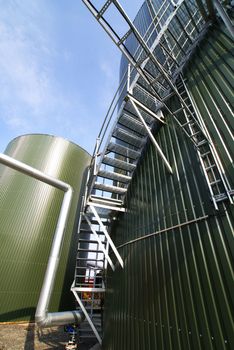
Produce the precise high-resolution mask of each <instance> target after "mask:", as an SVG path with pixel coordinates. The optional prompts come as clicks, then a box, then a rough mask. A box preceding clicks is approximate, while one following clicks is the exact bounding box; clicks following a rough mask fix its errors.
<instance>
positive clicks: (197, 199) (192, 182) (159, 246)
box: [103, 27, 234, 350]
mask: <svg viewBox="0 0 234 350" xmlns="http://www.w3.org/2000/svg"><path fill="white" fill-rule="evenodd" d="M232 45H233V43H232V41H231V40H230V38H229V37H228V34H227V33H225V29H221V28H220V27H219V28H212V29H211V32H210V36H209V38H208V39H206V40H205V41H204V42H203V43H201V44H200V47H199V49H198V51H197V54H196V56H195V57H194V59H193V60H192V62H190V64H189V66H188V67H187V71H186V74H185V77H186V78H187V81H186V82H187V84H188V86H189V87H190V90H191V93H192V94H193V97H194V100H195V101H196V103H197V106H198V108H199V110H200V112H201V114H202V116H203V118H204V120H205V122H206V123H207V127H208V129H209V131H210V133H211V134H212V136H213V137H214V141H215V143H216V144H217V148H218V151H219V153H220V155H221V156H222V159H223V162H224V165H225V169H226V170H227V171H228V174H229V180H230V181H231V180H232V181H233V168H232V166H233V164H231V163H230V160H229V158H228V155H227V152H226V149H227V150H228V152H229V153H230V154H231V152H233V141H231V135H230V133H229V130H228V129H230V128H231V124H232V125H233V114H232V112H231V105H232V103H233V95H232V93H231V92H232V91H233V90H232V91H231V84H232V83H233V75H232V76H231V74H233V71H232V65H233V60H232V56H231V50H232V48H233V46H232ZM211 117H212V120H214V123H215V125H216V126H214V123H213V121H211ZM218 133H220V134H221V135H222V139H223V141H224V144H225V147H226V149H225V147H224V145H223V144H222V142H221V138H220V136H217V135H218ZM156 139H157V141H158V142H159V144H160V146H161V148H162V149H163V151H164V152H165V155H166V157H167V159H169V162H170V164H171V165H172V167H173V172H174V173H173V175H169V174H168V172H167V171H166V169H165V167H164V165H163V164H162V161H161V159H160V158H159V157H158V155H157V153H156V151H155V149H154V147H153V146H152V144H149V145H148V147H147V148H146V151H145V154H144V155H143V158H142V161H141V163H140V165H139V167H138V169H137V171H136V173H135V175H134V178H133V181H132V183H131V186H130V190H129V193H128V196H127V213H125V214H121V215H120V216H119V218H118V220H117V221H116V222H115V225H114V226H113V229H112V237H113V239H114V242H115V243H116V245H117V246H118V247H119V252H120V253H121V256H122V257H123V259H124V264H125V268H124V269H123V270H122V269H121V268H118V269H117V271H116V272H112V271H111V270H110V269H109V271H108V276H107V293H106V299H105V314H104V316H105V318H104V342H103V348H104V349H105V350H107V349H108V350H110V349H111V350H115V349H116V350H117V349H118V350H119V349H121V350H130V349H134V350H143V349H144V350H149V349H150V350H154V349H164V350H169V349H171V350H174V349H184V350H187V349H194V350H197V349H200V350H204V349H217V350H221V349H233V348H234V328H233V311H234V308H233V306H234V288H233V287H234V285H233V252H234V249H233V248H234V240H233V222H234V208H233V206H231V205H229V204H226V205H223V204H222V205H220V210H219V211H218V212H217V211H215V210H214V208H213V206H212V203H211V201H210V198H209V192H208V189H207V185H206V183H205V180H204V177H203V174H202V172H201V170H200V165H199V163H198V161H197V156H196V152H195V150H194V148H193V146H192V145H191V142H190V141H189V140H188V139H186V137H185V136H184V134H183V133H182V132H181V130H179V129H178V127H177V126H175V123H174V122H173V120H171V119H170V118H168V125H167V126H166V127H163V128H161V129H160V131H159V133H158V134H157V136H156ZM176 225H179V226H178V227H174V228H173V226H176ZM147 235H148V236H147Z"/></svg>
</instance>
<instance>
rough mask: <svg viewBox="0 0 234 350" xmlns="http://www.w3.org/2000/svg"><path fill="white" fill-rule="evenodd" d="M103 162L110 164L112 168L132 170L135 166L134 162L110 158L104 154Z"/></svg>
mask: <svg viewBox="0 0 234 350" xmlns="http://www.w3.org/2000/svg"><path fill="white" fill-rule="evenodd" d="M102 163H103V164H106V165H110V166H112V167H114V168H119V169H122V170H126V171H133V170H135V168H136V165H135V164H131V163H127V162H124V161H122V160H119V159H116V158H110V157H107V156H105V157H104V158H103V160H102Z"/></svg>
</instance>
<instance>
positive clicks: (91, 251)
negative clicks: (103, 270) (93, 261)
mask: <svg viewBox="0 0 234 350" xmlns="http://www.w3.org/2000/svg"><path fill="white" fill-rule="evenodd" d="M78 252H88V253H102V254H103V251H102V250H96V249H90V248H78Z"/></svg>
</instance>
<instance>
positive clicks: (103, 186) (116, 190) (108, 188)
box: [94, 182, 127, 194]
mask: <svg viewBox="0 0 234 350" xmlns="http://www.w3.org/2000/svg"><path fill="white" fill-rule="evenodd" d="M94 188H95V189H98V190H102V191H106V192H112V193H117V194H125V193H126V192H127V189H126V188H124V187H118V186H112V185H106V184H102V183H99V182H95V184H94Z"/></svg>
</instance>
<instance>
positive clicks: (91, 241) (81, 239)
mask: <svg viewBox="0 0 234 350" xmlns="http://www.w3.org/2000/svg"><path fill="white" fill-rule="evenodd" d="M79 243H92V244H97V245H98V244H99V243H98V241H97V240H94V239H83V238H79ZM102 244H106V242H105V241H102Z"/></svg>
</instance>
